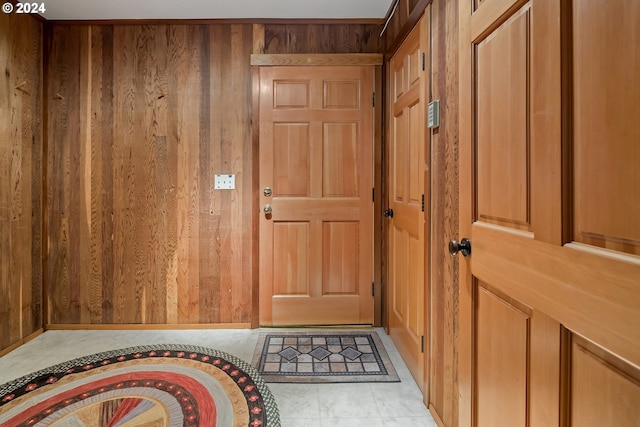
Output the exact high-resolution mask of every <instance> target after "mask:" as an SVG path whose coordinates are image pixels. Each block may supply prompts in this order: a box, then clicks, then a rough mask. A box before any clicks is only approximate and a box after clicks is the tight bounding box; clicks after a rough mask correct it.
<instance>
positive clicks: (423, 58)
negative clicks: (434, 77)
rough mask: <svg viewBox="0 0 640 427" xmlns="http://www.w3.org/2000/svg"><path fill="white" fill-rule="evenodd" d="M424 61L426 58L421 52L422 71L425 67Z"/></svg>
mask: <svg viewBox="0 0 640 427" xmlns="http://www.w3.org/2000/svg"><path fill="white" fill-rule="evenodd" d="M426 62H427V60H426V59H425V54H424V52H422V71H424V70H425V68H426Z"/></svg>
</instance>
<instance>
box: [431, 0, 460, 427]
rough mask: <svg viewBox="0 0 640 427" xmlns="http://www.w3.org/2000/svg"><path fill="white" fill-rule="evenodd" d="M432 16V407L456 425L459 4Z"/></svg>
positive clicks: (439, 2)
mask: <svg viewBox="0 0 640 427" xmlns="http://www.w3.org/2000/svg"><path fill="white" fill-rule="evenodd" d="M427 11H428V13H430V15H431V27H432V32H431V34H432V38H433V39H432V49H433V51H432V54H431V70H432V77H431V88H430V91H431V99H437V100H440V127H439V128H437V129H434V130H433V131H432V133H431V145H430V150H431V152H430V155H431V203H430V208H427V209H426V211H427V215H429V216H430V224H431V233H432V234H431V240H430V242H429V245H430V256H429V257H430V260H431V261H430V266H431V267H430V275H431V277H430V283H431V286H430V300H431V304H430V309H431V340H430V352H431V362H430V363H431V366H430V374H429V375H430V380H429V396H428V397H429V402H428V404H429V408H430V409H431V413H432V414H433V415H434V418H436V419H437V420H438V422H439V423H440V424H441V425H444V426H455V425H458V421H457V418H458V417H457V416H458V388H457V372H456V371H457V369H456V363H457V358H458V353H457V351H456V336H457V333H458V322H457V315H458V286H459V284H458V259H457V258H456V257H452V256H451V255H449V253H448V252H447V244H448V243H449V241H450V240H451V239H456V240H458V239H459V238H460V237H463V236H459V235H458V210H457V209H456V206H457V205H458V185H459V182H458V176H459V175H458V170H459V169H458V147H459V136H458V133H459V129H458V76H457V74H456V73H453V72H451V70H456V69H457V67H458V31H457V27H458V23H457V20H458V2H455V1H443V0H434V2H433V4H432V5H431V6H429V7H428V9H427Z"/></svg>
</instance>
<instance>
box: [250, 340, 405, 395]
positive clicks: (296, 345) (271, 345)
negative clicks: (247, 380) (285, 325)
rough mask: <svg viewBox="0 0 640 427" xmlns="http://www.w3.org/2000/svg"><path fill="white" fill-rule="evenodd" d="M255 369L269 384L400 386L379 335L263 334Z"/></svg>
mask: <svg viewBox="0 0 640 427" xmlns="http://www.w3.org/2000/svg"><path fill="white" fill-rule="evenodd" d="M252 364H253V366H254V367H255V368H256V369H257V370H258V372H259V373H260V375H261V376H262V378H263V379H264V380H265V382H272V383H350V382H353V383H362V382H399V381H400V378H399V377H398V374H397V373H396V370H395V368H394V367H393V364H392V363H391V360H390V359H389V355H388V354H387V352H386V350H385V349H384V346H383V344H382V341H381V340H380V337H379V336H378V334H377V333H376V332H362V331H355V332H333V331H332V332H317V331H314V332H283V333H279V332H262V333H260V336H259V337H258V343H257V344H256V350H255V352H254V355H253V363H252Z"/></svg>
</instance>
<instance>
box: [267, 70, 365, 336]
mask: <svg viewBox="0 0 640 427" xmlns="http://www.w3.org/2000/svg"><path fill="white" fill-rule="evenodd" d="M372 95H373V67H366V66H335V67H334V66H322V67H285V66H282V67H261V68H260V192H261V193H260V202H261V215H260V323H261V324H262V325H310V324H313V325H316V324H318V325H320V324H321V325H332V324H371V323H373V296H372V284H373V201H372V189H373V106H372ZM267 187H269V188H270V189H271V192H272V193H271V194H270V195H269V194H268V192H267V193H265V192H264V189H265V188H267ZM266 205H269V206H270V207H271V209H272V212H271V213H268V212H267V211H268V209H265V206H266Z"/></svg>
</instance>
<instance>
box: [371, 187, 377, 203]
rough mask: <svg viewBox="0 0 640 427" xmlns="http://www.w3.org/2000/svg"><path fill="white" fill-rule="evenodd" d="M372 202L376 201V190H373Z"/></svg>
mask: <svg viewBox="0 0 640 427" xmlns="http://www.w3.org/2000/svg"><path fill="white" fill-rule="evenodd" d="M371 201H372V202H375V201H376V189H375V188H372V189H371Z"/></svg>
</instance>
